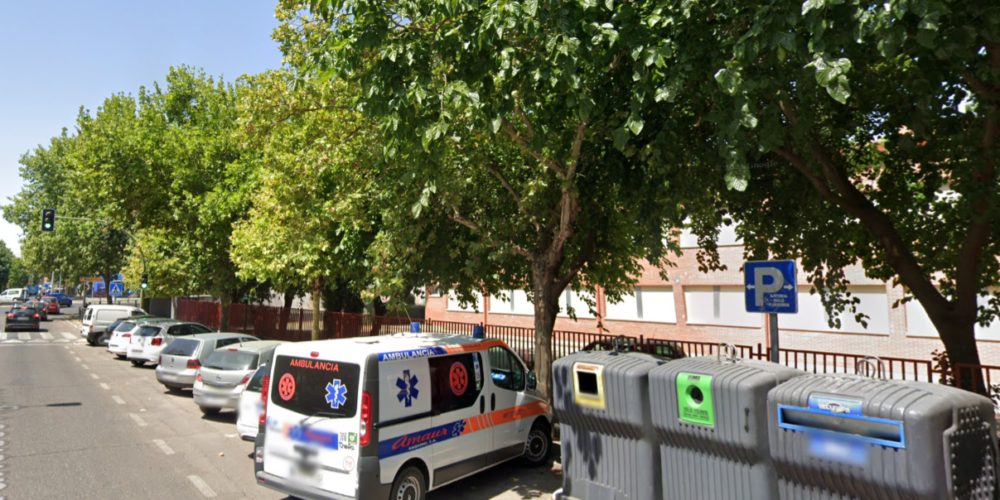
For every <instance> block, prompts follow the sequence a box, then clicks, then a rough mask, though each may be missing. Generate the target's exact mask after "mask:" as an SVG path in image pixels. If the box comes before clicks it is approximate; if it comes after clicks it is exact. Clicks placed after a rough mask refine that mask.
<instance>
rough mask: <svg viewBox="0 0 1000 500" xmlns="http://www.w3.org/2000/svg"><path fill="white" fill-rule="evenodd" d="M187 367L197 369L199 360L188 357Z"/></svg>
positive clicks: (199, 365) (199, 363) (199, 366)
mask: <svg viewBox="0 0 1000 500" xmlns="http://www.w3.org/2000/svg"><path fill="white" fill-rule="evenodd" d="M187 367H188V369H189V370H190V369H195V370H197V369H198V368H201V360H199V359H189V360H188V364H187Z"/></svg>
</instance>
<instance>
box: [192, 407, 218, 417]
mask: <svg viewBox="0 0 1000 500" xmlns="http://www.w3.org/2000/svg"><path fill="white" fill-rule="evenodd" d="M198 408H199V409H200V410H201V412H202V413H204V414H205V415H218V414H219V412H220V411H222V408H209V407H207V406H199V407H198Z"/></svg>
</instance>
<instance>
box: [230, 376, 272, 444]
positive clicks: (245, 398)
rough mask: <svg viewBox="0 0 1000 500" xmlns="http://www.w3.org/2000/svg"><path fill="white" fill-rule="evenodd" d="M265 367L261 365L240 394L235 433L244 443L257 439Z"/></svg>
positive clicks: (262, 409) (262, 405) (262, 404)
mask: <svg viewBox="0 0 1000 500" xmlns="http://www.w3.org/2000/svg"><path fill="white" fill-rule="evenodd" d="M265 374H267V365H266V364H262V365H260V367H259V368H257V371H255V372H254V373H253V376H251V377H250V381H249V382H247V385H246V386H244V388H243V392H241V393H240V407H239V409H238V410H237V412H238V413H237V417H236V432H237V433H239V435H240V438H241V439H243V440H244V441H250V442H253V440H254V439H257V429H258V427H259V426H260V414H261V413H263V411H264V402H263V401H262V400H261V398H260V393H261V391H262V390H263V389H264V375H265Z"/></svg>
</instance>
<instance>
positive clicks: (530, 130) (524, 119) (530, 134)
mask: <svg viewBox="0 0 1000 500" xmlns="http://www.w3.org/2000/svg"><path fill="white" fill-rule="evenodd" d="M514 112H515V113H517V116H519V117H520V118H521V123H523V124H524V128H525V129H526V130H527V131H528V137H529V139H534V138H535V126H534V125H532V124H531V120H529V119H528V115H527V114H525V113H524V109H522V108H521V105H520V104H518V101H517V100H516V99H515V100H514Z"/></svg>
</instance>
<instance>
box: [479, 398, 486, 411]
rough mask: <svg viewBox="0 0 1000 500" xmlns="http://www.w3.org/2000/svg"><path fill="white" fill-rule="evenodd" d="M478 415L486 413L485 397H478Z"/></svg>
mask: <svg viewBox="0 0 1000 500" xmlns="http://www.w3.org/2000/svg"><path fill="white" fill-rule="evenodd" d="M479 413H486V396H479Z"/></svg>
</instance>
